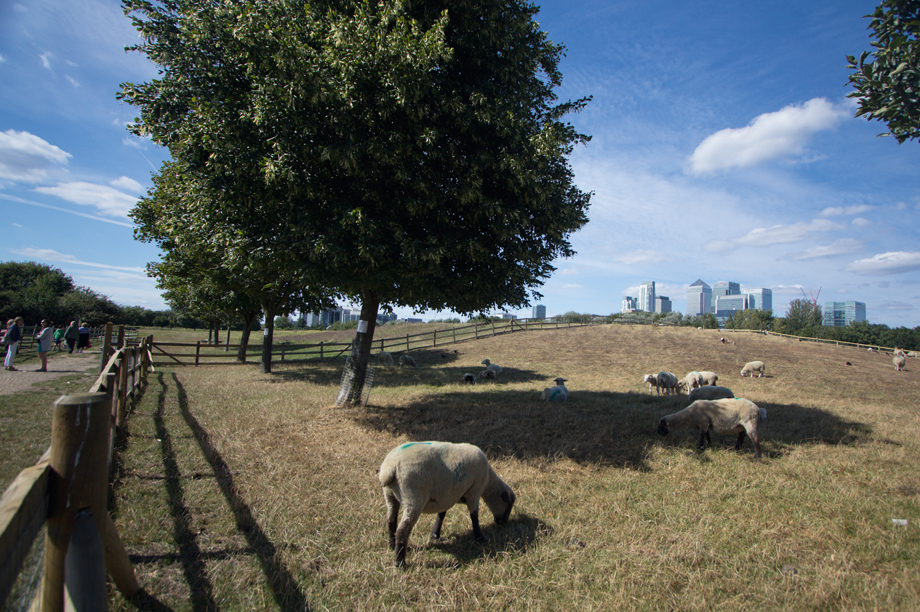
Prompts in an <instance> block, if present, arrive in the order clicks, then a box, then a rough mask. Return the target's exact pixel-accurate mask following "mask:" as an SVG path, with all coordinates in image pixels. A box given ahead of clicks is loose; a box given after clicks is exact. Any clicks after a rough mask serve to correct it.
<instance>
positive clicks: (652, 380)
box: [642, 374, 661, 394]
mask: <svg viewBox="0 0 920 612" xmlns="http://www.w3.org/2000/svg"><path fill="white" fill-rule="evenodd" d="M642 382H646V383H648V392H649V393H651V392H652V387H655V391H658V376H656V375H655V374H646V375H645V378H644V379H643V380H642ZM658 393H659V394H661V391H658Z"/></svg>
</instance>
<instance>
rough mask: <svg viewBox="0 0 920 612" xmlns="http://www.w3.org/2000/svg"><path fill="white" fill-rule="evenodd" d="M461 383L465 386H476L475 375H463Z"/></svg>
mask: <svg viewBox="0 0 920 612" xmlns="http://www.w3.org/2000/svg"><path fill="white" fill-rule="evenodd" d="M463 382H464V383H465V384H467V385H475V384H476V375H475V374H464V375H463Z"/></svg>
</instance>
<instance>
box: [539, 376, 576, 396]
mask: <svg viewBox="0 0 920 612" xmlns="http://www.w3.org/2000/svg"><path fill="white" fill-rule="evenodd" d="M554 382H555V383H556V386H555V387H547V388H546V389H543V393H541V394H540V399H541V400H543V401H547V402H564V401H565V400H567V399H569V390H568V389H566V388H565V385H564V384H563V383H564V382H566V379H565V378H562V377H559V378H556V379H555V380H554Z"/></svg>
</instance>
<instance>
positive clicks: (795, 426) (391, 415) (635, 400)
mask: <svg viewBox="0 0 920 612" xmlns="http://www.w3.org/2000/svg"><path fill="white" fill-rule="evenodd" d="M371 398H373V394H372V395H371ZM538 398H539V395H538V393H537V392H535V391H527V392H523V391H517V390H503V389H501V387H498V386H496V387H495V389H494V391H492V392H489V393H470V392H464V390H457V391H444V392H441V393H438V394H437V395H432V396H427V397H422V398H418V399H416V400H415V401H413V402H410V403H408V404H401V405H387V406H378V405H374V404H373V402H371V403H370V404H369V405H368V406H366V407H365V408H364V410H363V411H361V413H360V414H359V415H358V416H356V417H355V419H356V421H357V422H358V423H359V424H360V425H362V426H364V427H366V428H368V429H371V430H376V431H387V432H389V433H391V434H394V435H399V436H405V437H408V438H409V439H412V440H442V441H447V442H468V443H470V444H475V445H476V446H479V447H480V448H482V449H483V450H484V451H486V452H487V453H488V454H489V456H491V457H514V458H517V459H519V460H524V461H545V460H547V459H549V460H559V459H569V460H572V461H575V462H577V463H581V464H592V465H609V466H615V467H623V468H628V469H637V470H647V469H649V466H648V455H649V451H650V450H651V449H652V448H653V447H656V446H671V447H673V446H679V447H686V448H689V449H696V442H697V438H698V434H697V433H696V432H694V431H692V430H691V429H688V428H683V429H677V430H675V431H673V432H672V433H671V434H669V435H668V436H667V437H662V436H660V435H658V433H657V425H658V421H659V420H660V419H661V417H663V416H665V415H668V414H672V413H674V412H678V411H680V410H682V409H684V408H686V407H687V406H688V405H689V402H688V401H687V397H686V396H676V397H673V396H672V397H658V396H655V395H647V394H641V393H617V392H606V391H603V392H597V391H573V392H572V395H571V396H570V399H569V400H568V401H566V402H552V403H550V402H544V401H540V400H539V399H538ZM760 406H761V407H762V408H765V409H766V410H767V413H768V418H767V420H766V421H765V423H764V424H763V426H762V427H761V430H762V431H761V445H762V447H763V452H764V455H766V456H771V457H782V456H785V455H787V454H788V453H789V452H791V450H792V449H793V448H794V447H796V446H801V445H803V444H830V445H856V444H862V443H865V442H868V441H870V440H872V429H871V427H869V426H868V425H866V424H864V423H859V422H856V421H848V420H845V419H842V418H840V417H838V416H836V415H834V414H831V413H830V412H827V411H825V410H821V409H819V408H813V407H807V406H800V405H796V404H770V403H763V404H761V405H760ZM711 437H712V441H713V448H716V449H718V448H722V447H724V446H732V447H733V446H734V443H735V440H736V436H735V435H729V436H720V435H718V434H717V433H714V434H713V435H712V436H711ZM742 448H743V449H745V450H747V451H749V452H753V450H752V445H751V443H750V442H749V441H746V442H745V445H744V446H743V447H742Z"/></svg>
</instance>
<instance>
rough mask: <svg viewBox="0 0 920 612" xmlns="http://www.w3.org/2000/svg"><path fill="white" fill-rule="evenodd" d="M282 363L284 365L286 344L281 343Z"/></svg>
mask: <svg viewBox="0 0 920 612" xmlns="http://www.w3.org/2000/svg"><path fill="white" fill-rule="evenodd" d="M281 363H284V342H282V343H281Z"/></svg>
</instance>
